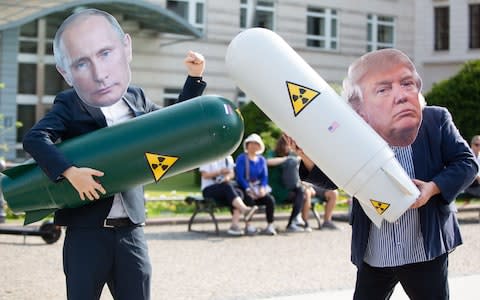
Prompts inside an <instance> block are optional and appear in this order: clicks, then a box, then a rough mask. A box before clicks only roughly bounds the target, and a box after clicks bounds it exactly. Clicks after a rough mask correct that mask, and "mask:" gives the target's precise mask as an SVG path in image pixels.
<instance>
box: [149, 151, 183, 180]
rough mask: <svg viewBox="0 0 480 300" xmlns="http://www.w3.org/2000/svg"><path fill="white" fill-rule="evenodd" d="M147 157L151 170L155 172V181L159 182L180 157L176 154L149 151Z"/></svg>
mask: <svg viewBox="0 0 480 300" xmlns="http://www.w3.org/2000/svg"><path fill="white" fill-rule="evenodd" d="M145 158H146V159H147V162H148V165H149V166H150V170H151V171H152V173H153V178H155V182H158V181H159V180H160V179H161V178H162V177H163V175H165V174H166V173H167V171H168V170H169V169H170V168H171V167H172V166H173V165H174V164H175V162H176V161H177V160H178V157H175V156H166V155H159V154H155V153H148V152H145Z"/></svg>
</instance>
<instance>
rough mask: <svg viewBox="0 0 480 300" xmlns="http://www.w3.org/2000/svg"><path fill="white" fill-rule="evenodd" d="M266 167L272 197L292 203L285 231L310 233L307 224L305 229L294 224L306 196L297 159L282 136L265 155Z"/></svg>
mask: <svg viewBox="0 0 480 300" xmlns="http://www.w3.org/2000/svg"><path fill="white" fill-rule="evenodd" d="M267 165H268V166H269V183H270V185H271V186H272V195H273V196H274V197H275V199H277V200H279V201H285V202H291V203H292V212H291V214H290V218H289V219H288V224H287V231H289V232H302V231H305V229H307V231H311V228H310V227H309V226H308V222H306V223H304V225H305V229H304V228H303V227H300V226H298V225H297V224H296V223H295V222H294V220H295V218H296V216H297V215H298V214H300V212H301V211H302V208H303V206H304V201H305V200H306V195H305V189H304V187H303V185H302V183H301V181H300V176H299V174H298V168H299V166H300V160H299V157H298V156H296V155H294V154H293V153H291V151H290V148H289V146H288V145H287V143H286V140H285V139H284V138H283V135H282V136H281V137H280V138H279V139H278V140H277V144H276V146H275V150H273V151H270V152H269V153H268V154H267Z"/></svg>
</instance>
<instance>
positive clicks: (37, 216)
mask: <svg viewBox="0 0 480 300" xmlns="http://www.w3.org/2000/svg"><path fill="white" fill-rule="evenodd" d="M55 210H56V209H39V210H31V211H27V212H26V213H25V221H24V222H23V225H28V224H32V223H35V222H37V221H40V220H42V219H43V218H45V217H48V216H49V215H50V214H52V213H53V212H54V211H55Z"/></svg>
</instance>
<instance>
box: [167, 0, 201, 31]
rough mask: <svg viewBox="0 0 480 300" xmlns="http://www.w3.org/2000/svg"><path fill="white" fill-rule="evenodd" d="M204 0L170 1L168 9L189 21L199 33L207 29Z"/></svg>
mask: <svg viewBox="0 0 480 300" xmlns="http://www.w3.org/2000/svg"><path fill="white" fill-rule="evenodd" d="M204 2H205V1H204V0H168V1H167V9H168V10H171V11H172V12H174V13H176V14H177V15H179V16H180V17H182V18H184V19H185V20H187V21H188V23H190V24H192V25H193V26H194V27H195V28H196V29H198V30H199V31H204V29H205V3H204Z"/></svg>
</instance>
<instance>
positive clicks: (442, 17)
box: [434, 6, 450, 50]
mask: <svg viewBox="0 0 480 300" xmlns="http://www.w3.org/2000/svg"><path fill="white" fill-rule="evenodd" d="M449 14H450V9H449V7H448V6H441V7H440V6H439V7H435V8H434V22H435V33H434V36H435V41H434V49H435V50H448V49H449V43H450V32H449V30H450V16H449Z"/></svg>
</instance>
